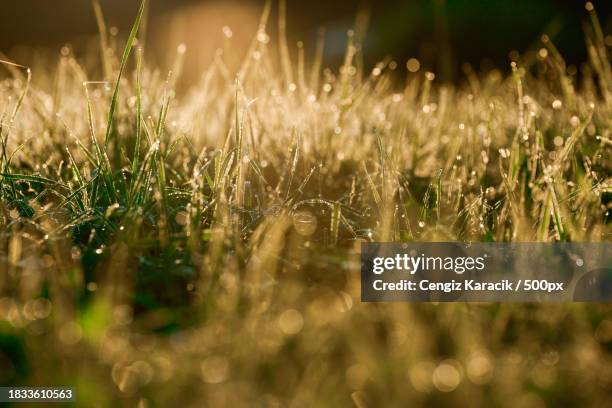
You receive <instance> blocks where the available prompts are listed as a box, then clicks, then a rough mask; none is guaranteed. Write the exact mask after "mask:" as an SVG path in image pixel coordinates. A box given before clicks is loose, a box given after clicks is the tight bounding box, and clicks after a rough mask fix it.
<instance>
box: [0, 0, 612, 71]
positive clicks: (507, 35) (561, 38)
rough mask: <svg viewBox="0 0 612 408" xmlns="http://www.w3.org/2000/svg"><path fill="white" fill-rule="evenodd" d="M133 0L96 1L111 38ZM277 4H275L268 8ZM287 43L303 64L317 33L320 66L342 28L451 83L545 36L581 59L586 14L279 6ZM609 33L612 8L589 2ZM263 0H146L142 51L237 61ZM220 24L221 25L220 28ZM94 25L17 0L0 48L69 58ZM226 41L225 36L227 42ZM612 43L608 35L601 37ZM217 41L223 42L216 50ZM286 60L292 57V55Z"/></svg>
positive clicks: (500, 4) (522, 7)
mask: <svg viewBox="0 0 612 408" xmlns="http://www.w3.org/2000/svg"><path fill="white" fill-rule="evenodd" d="M138 3H139V1H138V0H100V4H101V6H102V9H103V12H104V17H105V20H106V22H107V24H108V26H109V28H110V29H111V33H114V32H117V33H118V35H119V36H120V37H121V36H122V35H123V36H125V35H126V33H127V32H128V30H129V27H130V25H131V23H132V21H133V19H134V16H135V14H136V11H137V8H138ZM276 3H277V2H276ZM287 3H288V4H287V27H288V30H287V31H288V36H289V46H290V49H291V51H292V52H293V57H294V58H296V53H297V51H296V49H297V48H296V44H297V42H298V41H303V42H304V45H305V49H306V53H307V54H306V61H309V60H311V58H309V56H310V55H312V52H313V50H314V48H315V45H316V39H317V35H318V32H319V30H320V29H321V28H324V29H325V58H326V60H325V63H326V65H335V64H337V62H338V61H339V60H340V59H341V58H342V55H343V53H344V50H345V47H346V32H347V30H348V29H350V28H353V27H355V23H356V21H360V23H359V25H361V26H363V27H366V26H367V32H366V33H358V35H363V36H364V37H365V42H364V51H365V58H366V59H365V62H366V64H368V65H372V64H374V63H376V62H377V61H379V60H381V59H382V58H384V57H386V56H391V57H393V58H395V59H396V60H398V61H399V62H401V64H400V65H402V66H403V62H405V61H407V60H408V59H409V58H412V57H415V58H418V60H419V61H420V62H421V66H422V67H423V68H427V69H430V70H433V71H435V72H436V73H437V74H438V78H439V79H441V80H457V79H458V78H460V77H461V66H462V64H463V63H465V62H469V63H471V64H472V66H474V67H475V68H476V69H477V70H478V69H480V70H487V69H489V68H491V67H498V68H504V67H507V66H508V60H509V53H510V52H512V51H518V52H520V53H523V52H525V51H527V50H529V49H533V48H534V47H539V38H540V35H541V34H543V33H547V34H548V35H549V36H550V37H551V38H552V39H553V41H554V43H555V45H556V46H557V47H558V48H559V50H560V51H561V53H562V55H563V56H564V57H565V58H566V60H567V61H568V63H569V64H576V65H578V66H579V64H580V63H582V62H583V61H585V60H586V54H585V47H584V40H583V39H584V35H583V34H584V33H583V26H584V23H585V22H586V19H587V18H588V16H587V13H586V12H585V10H584V4H585V2H584V1H583V0H514V1H508V0H385V1H374V0H334V1H320V0H312V1H291V0H289V1H288V2H287ZM593 3H594V4H595V7H596V10H597V12H598V14H599V17H600V19H601V21H602V24H603V26H604V32H605V33H607V34H610V32H611V27H610V26H611V19H610V15H611V12H612V2H610V1H602V0H599V1H594V2H593ZM263 4H264V0H243V1H234V0H223V1H221V0H172V1H171V0H151V1H150V2H149V10H148V13H149V19H148V24H147V27H146V33H147V34H146V36H147V39H148V40H149V45H148V47H147V55H148V58H149V59H153V60H154V62H156V63H159V64H162V65H161V66H162V67H163V66H164V65H163V64H170V61H171V60H172V58H173V50H175V49H176V46H177V45H178V44H180V43H183V42H184V43H186V45H187V49H188V53H187V56H186V58H187V59H186V74H187V76H188V77H189V76H191V77H192V78H193V75H197V74H198V73H199V72H201V71H202V69H204V68H205V67H207V66H208V64H209V63H210V61H211V60H212V58H213V57H214V52H215V50H217V49H219V48H220V47H223V46H224V45H225V46H226V47H227V46H228V42H231V46H232V51H233V52H234V53H235V54H236V56H235V58H236V59H237V60H238V59H240V58H241V56H242V55H243V54H242V53H243V52H244V50H245V48H246V44H247V43H248V41H250V39H251V38H253V36H254V35H255V33H256V30H257V24H258V20H259V17H260V14H261V11H262V9H263ZM277 12H278V7H277V5H276V4H275V6H274V7H273V11H272V14H271V19H270V21H269V24H268V32H269V34H270V35H271V38H272V42H274V41H276V40H277V38H278V37H276V36H275V34H276V31H277V15H278V14H277ZM224 27H225V28H224ZM96 34H97V26H96V20H95V15H94V12H93V7H92V4H91V1H87V0H61V1H43V0H20V1H18V2H11V4H10V6H5V7H4V8H3V12H2V13H1V14H0V51H2V52H3V53H5V54H8V55H9V56H11V57H12V58H13V59H20V60H21V61H22V62H23V63H28V59H29V58H31V57H32V54H33V53H32V47H36V48H40V49H44V50H46V51H47V52H58V51H59V49H60V47H61V46H63V45H64V44H66V43H68V42H69V43H70V44H71V46H73V47H74V48H75V51H76V52H77V55H79V53H82V52H83V51H84V50H87V49H89V48H90V47H91V45H92V44H94V45H97V43H96V42H94V41H95V40H96ZM230 37H231V38H230ZM609 40H610V41H612V37H609ZM224 42H225V44H224ZM294 61H295V59H294Z"/></svg>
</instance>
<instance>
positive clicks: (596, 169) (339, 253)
mask: <svg viewBox="0 0 612 408" xmlns="http://www.w3.org/2000/svg"><path fill="white" fill-rule="evenodd" d="M589 4H590V3H589ZM587 9H591V10H589V11H587V12H585V13H588V14H586V15H589V16H590V18H591V26H590V27H589V30H587V32H586V36H585V38H586V47H587V50H588V54H589V58H590V59H589V61H588V63H587V64H585V66H584V67H583V69H581V72H580V73H579V74H577V73H576V72H575V71H576V70H575V69H573V70H572V69H568V67H567V66H566V64H565V62H564V61H563V59H562V57H561V55H559V53H558V52H557V50H556V48H555V46H554V44H553V41H551V40H549V39H548V38H546V37H544V38H543V39H542V43H541V48H540V49H536V50H535V52H534V53H528V54H526V55H524V56H521V57H519V58H518V59H517V60H516V61H514V62H512V66H511V68H512V71H511V73H510V74H508V75H506V74H505V73H503V71H500V70H492V71H490V72H484V73H481V72H475V71H473V70H471V69H470V68H469V67H465V72H466V77H465V78H466V81H465V83H464V85H449V84H440V83H438V82H437V81H436V79H435V75H434V73H430V72H424V71H423V70H419V69H418V66H417V65H418V64H417V63H416V61H411V63H410V64H409V66H408V68H409V69H410V70H411V71H415V72H408V74H406V68H405V63H404V62H396V61H393V60H392V59H389V60H387V61H383V62H381V63H380V64H378V65H377V66H376V67H374V68H373V69H372V68H366V67H364V66H363V63H362V54H361V52H360V46H359V44H357V43H356V40H355V38H357V37H356V36H353V35H352V34H351V33H349V35H348V36H347V43H348V45H347V51H346V58H345V60H344V63H343V64H342V66H340V67H336V68H334V69H323V68H322V66H321V65H322V64H321V61H322V58H321V52H323V51H322V50H323V47H322V45H321V46H319V47H317V53H316V55H314V56H313V57H308V58H306V57H304V51H303V48H299V49H298V52H297V54H295V55H297V56H298V58H297V60H296V58H293V59H291V58H290V57H289V55H290V54H294V53H293V50H292V51H291V52H289V47H288V45H287V43H286V41H285V40H284V37H283V34H282V33H283V30H282V29H281V30H280V33H281V36H280V40H279V39H271V38H270V36H269V35H268V34H266V24H268V21H267V19H268V13H269V9H266V10H264V13H263V15H262V20H261V26H260V30H259V32H258V33H257V34H256V35H255V37H254V40H253V43H252V44H251V45H250V47H249V48H248V50H247V51H246V54H245V57H244V59H243V60H242V63H241V64H240V65H239V66H237V67H236V68H234V67H230V66H229V65H230V64H226V61H225V58H226V53H227V52H229V51H227V50H226V53H219V54H218V55H217V58H216V59H215V61H214V63H213V64H212V65H211V66H210V68H209V69H208V70H207V71H206V72H204V73H203V75H202V78H201V80H200V81H199V82H197V83H194V84H193V86H192V87H191V88H190V90H189V91H188V92H186V93H185V94H180V95H177V94H176V93H175V84H176V83H177V80H178V78H179V77H180V71H181V65H182V63H183V57H184V53H185V49H184V47H183V46H179V48H178V50H177V53H176V62H175V64H174V66H173V67H172V69H171V71H170V73H169V72H168V70H161V69H156V68H155V67H153V66H150V65H149V64H147V63H145V62H144V60H145V58H144V57H143V47H142V41H139V40H138V39H137V37H138V29H139V25H140V23H141V15H139V16H138V18H137V19H136V23H135V25H134V27H133V30H132V32H131V34H129V36H128V35H126V36H125V37H127V44H125V43H124V44H125V48H123V46H120V47H118V48H117V47H114V46H113V44H117V39H116V38H111V36H109V35H108V34H107V30H106V29H105V27H104V23H103V17H102V16H101V10H97V11H98V14H99V17H100V21H99V22H100V26H101V30H100V31H101V47H103V48H102V49H105V50H110V51H105V52H103V53H102V57H100V58H99V59H98V61H99V69H98V70H97V71H96V72H92V73H90V72H87V70H86V69H85V68H84V65H83V64H81V63H80V62H79V61H80V58H79V57H78V56H75V55H73V52H72V51H71V49H70V48H68V47H66V48H64V49H62V52H61V55H60V56H59V59H58V60H57V61H56V62H54V64H55V65H54V66H51V67H49V66H48V65H47V66H45V65H42V64H41V66H32V67H29V68H28V67H23V66H20V65H17V64H15V63H9V62H8V61H9V60H8V58H7V57H0V58H1V59H3V60H4V63H2V64H0V65H2V67H1V68H2V69H3V70H4V72H3V79H2V81H1V82H0V101H1V102H0V115H1V120H0V123H1V124H0V130H1V133H0V135H1V145H0V170H1V176H0V383H2V384H17V385H57V384H64V385H73V386H74V387H75V388H76V392H77V397H78V401H79V404H80V405H81V406H88V407H89V406H123V405H125V406H135V405H137V406H143V407H144V406H151V407H154V406H160V407H161V406H168V405H170V404H177V406H262V407H263V406H265V407H268V406H269V407H275V406H292V407H303V406H323V407H336V406H357V407H359V408H362V407H378V406H400V405H401V406H406V405H405V404H400V402H404V403H407V402H411V403H412V404H414V405H424V406H438V405H440V406H444V405H451V404H452V405H456V406H479V405H494V406H512V407H515V406H529V407H532V406H534V407H544V406H601V407H603V406H610V405H612V400H611V398H612V397H611V395H610V393H609V390H610V388H611V387H612V355H611V351H612V349H611V347H612V315H611V313H610V312H611V311H612V309H611V308H610V306H609V305H608V304H597V303H594V304H578V303H576V304H465V303H458V304H435V303H422V304H362V303H360V300H359V288H360V283H359V248H360V243H361V242H364V241H487V242H493V241H495V242H511V241H515V242H529V241H541V242H544V241H546V242H553V241H594V242H610V241H611V235H610V232H611V229H610V219H611V213H610V211H611V207H612V204H611V203H612V202H611V200H610V198H611V195H612V178H611V175H612V174H611V169H612V161H611V159H612V156H611V155H610V153H611V150H612V122H611V118H612V70H611V66H610V52H611V45H612V41H610V37H609V36H608V37H605V35H604V34H603V33H602V31H601V28H600V26H599V23H598V22H597V18H596V15H595V11H594V10H592V7H587ZM141 12H142V9H141ZM280 26H281V27H283V26H284V24H283V21H282V19H281V22H280ZM289 29H290V28H289ZM126 34H128V33H126ZM277 44H278V45H277ZM144 48H146V47H144ZM124 50H125V51H124ZM232 52H238V50H234V51H232Z"/></svg>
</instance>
